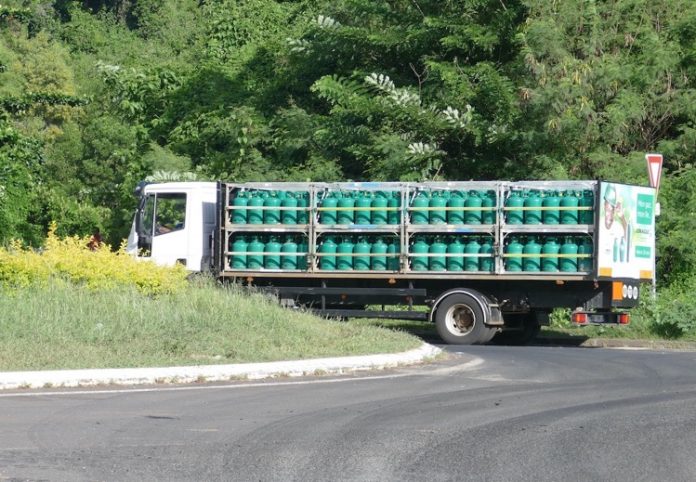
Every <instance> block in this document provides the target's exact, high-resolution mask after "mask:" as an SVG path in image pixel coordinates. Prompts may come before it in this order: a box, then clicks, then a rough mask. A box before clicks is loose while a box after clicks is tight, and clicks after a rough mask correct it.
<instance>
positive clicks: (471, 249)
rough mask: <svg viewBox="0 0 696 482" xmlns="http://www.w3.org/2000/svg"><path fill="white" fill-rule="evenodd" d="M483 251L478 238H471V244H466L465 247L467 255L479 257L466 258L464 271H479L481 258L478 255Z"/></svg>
mask: <svg viewBox="0 0 696 482" xmlns="http://www.w3.org/2000/svg"><path fill="white" fill-rule="evenodd" d="M479 251H481V243H479V240H478V238H476V237H471V238H469V242H468V243H466V246H465V247H464V254H465V255H467V254H468V255H477V256H464V271H478V270H479V258H478V254H479Z"/></svg>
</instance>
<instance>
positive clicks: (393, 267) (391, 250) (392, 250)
mask: <svg viewBox="0 0 696 482" xmlns="http://www.w3.org/2000/svg"><path fill="white" fill-rule="evenodd" d="M400 252H401V247H400V246H399V241H398V239H394V238H392V239H391V240H389V243H387V270H389V271H399V256H398V255H399V253H400Z"/></svg>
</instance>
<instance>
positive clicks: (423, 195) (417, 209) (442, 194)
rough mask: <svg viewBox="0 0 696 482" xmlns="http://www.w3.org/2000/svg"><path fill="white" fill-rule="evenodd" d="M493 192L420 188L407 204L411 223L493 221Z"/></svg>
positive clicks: (494, 215) (494, 202) (494, 206)
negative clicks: (427, 189)
mask: <svg viewBox="0 0 696 482" xmlns="http://www.w3.org/2000/svg"><path fill="white" fill-rule="evenodd" d="M496 199H497V197H496V193H495V191H493V190H489V191H473V190H472V191H451V190H439V191H438V190H433V191H426V190H421V191H418V192H417V193H416V195H415V196H413V198H412V199H411V203H410V205H409V212H410V215H411V217H410V222H411V224H495V223H496V204H497V201H496Z"/></svg>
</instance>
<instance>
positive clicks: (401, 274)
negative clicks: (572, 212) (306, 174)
mask: <svg viewBox="0 0 696 482" xmlns="http://www.w3.org/2000/svg"><path fill="white" fill-rule="evenodd" d="M598 184H599V183H598V182H597V181H522V182H512V181H481V182H475V181H462V182H423V183H401V182H351V183H347V182H338V183H320V182H317V183H293V182H290V183H286V182H263V183H258V182H257V183H244V184H236V183H229V184H223V186H224V187H225V192H224V195H223V196H222V198H223V199H224V202H225V206H226V210H225V213H224V221H225V222H224V225H223V226H222V227H221V229H222V231H223V232H222V237H221V239H222V240H223V242H224V243H225V245H224V250H223V258H224V260H223V266H224V270H223V272H222V273H220V274H221V275H223V276H232V277H244V276H252V277H256V276H260V277H266V276H273V277H298V275H299V276H310V277H313V278H321V277H327V278H328V277H331V278H333V277H337V278H340V277H345V278H364V277H380V278H381V277H384V278H394V279H417V278H423V277H427V278H432V279H461V278H471V279H501V278H504V279H510V280H515V279H554V280H584V279H595V276H594V274H595V272H596V256H595V264H594V265H593V270H592V272H577V273H575V272H560V271H559V272H507V271H505V267H504V259H505V257H506V255H505V253H504V248H505V242H506V240H507V237H508V236H510V235H513V234H520V235H525V234H541V235H546V234H559V235H562V234H571V235H587V236H590V237H591V238H592V239H593V245H594V233H595V231H596V229H597V223H598V204H599V201H598V194H599V193H598V189H597V188H598ZM526 189H533V190H592V191H593V192H594V194H595V195H594V206H593V207H592V208H591V209H593V210H594V212H595V216H594V224H593V225H583V224H572V225H571V224H558V225H545V224H539V225H526V224H506V222H505V213H506V212H507V211H509V210H510V209H508V208H506V207H505V202H506V200H507V197H508V196H509V195H510V193H511V192H513V191H522V190H526ZM240 190H246V191H249V190H268V191H272V190H282V191H296V192H303V193H308V195H309V202H308V206H307V207H306V208H305V209H307V211H308V220H309V223H308V224H302V225H297V224H295V225H292V224H274V225H264V224H253V225H250V224H232V223H230V217H231V216H230V215H231V213H232V212H233V211H234V210H235V209H241V208H240V207H235V206H232V205H231V204H232V203H231V201H232V200H233V199H234V196H235V195H236V192H238V191H240ZM444 190H452V191H469V190H476V191H481V190H485V191H494V192H495V193H496V196H495V198H496V204H495V206H494V208H493V209H494V211H495V221H496V222H495V223H494V224H486V225H483V224H475V225H467V224H461V225H451V224H439V225H433V224H411V214H412V212H413V211H414V210H413V209H411V203H412V202H413V199H415V197H416V195H417V194H418V192H419V191H444ZM332 191H374V192H377V191H386V192H400V193H401V197H400V198H401V205H400V207H399V211H400V223H399V224H398V225H386V224H364V225H362V224H361V225H359V224H340V225H339V224H336V225H322V224H320V223H319V219H320V218H319V214H320V212H321V206H320V200H321V199H322V196H321V194H322V193H325V192H332ZM246 209H250V208H249V207H246ZM253 209H261V210H264V209H266V208H265V207H253ZM270 209H274V210H280V211H283V210H290V209H292V210H296V209H297V208H284V207H272V208H270ZM332 209H333V208H332ZM336 209H340V208H336ZM352 209H353V210H355V208H352ZM375 209H380V210H384V209H386V210H388V209H389V208H361V210H370V211H372V210H375ZM452 209H457V210H461V211H467V210H472V209H476V210H480V209H481V208H466V207H464V208H449V207H442V208H440V207H438V208H420V209H419V210H427V211H430V210H440V211H442V210H444V211H445V212H447V211H449V210H452ZM484 209H485V208H484ZM516 209H521V210H524V209H526V208H516ZM530 209H535V210H542V211H543V210H544V208H543V207H542V208H536V207H535V208H530ZM552 209H557V210H559V211H562V210H564V209H566V208H563V207H558V208H556V207H554V208H552ZM569 209H578V210H582V208H569ZM237 233H260V234H266V233H269V234H272V233H297V234H300V235H303V236H306V237H307V246H308V252H307V270H268V269H260V270H257V269H248V270H232V269H231V267H230V265H229V257H230V256H231V255H233V254H239V253H234V252H232V251H230V250H229V249H228V248H229V243H230V240H231V239H232V237H233V236H234V235H235V234H237ZM327 233H351V234H355V235H359V234H363V235H366V236H372V235H377V234H380V233H382V234H392V235H396V236H398V239H399V248H400V252H399V253H397V254H396V255H397V256H398V257H399V270H398V271H389V270H387V271H372V270H365V271H363V270H337V271H327V270H321V269H319V268H318V264H319V258H320V257H321V255H320V253H318V248H319V238H320V236H321V235H325V234H327ZM418 234H431V235H432V234H443V235H452V234H463V235H489V236H490V237H491V238H492V240H493V254H492V255H493V257H494V271H492V272H481V271H456V272H453V271H414V270H412V269H411V267H410V263H409V261H410V258H411V257H412V253H410V251H409V246H410V245H411V237H413V236H415V235H418ZM595 249H596V246H595ZM246 254H248V253H246ZM299 254H301V253H299ZM299 254H298V255H299ZM280 255H281V256H282V253H281V254H280ZM343 255H344V256H345V255H347V254H343ZM370 255H371V254H368V256H370ZM360 256H365V254H360ZM379 256H384V255H381V254H380V255H379ZM418 256H427V257H429V256H440V257H448V256H460V255H459V254H457V255H449V254H446V253H445V254H434V255H430V254H418ZM464 256H465V257H474V256H476V257H483V256H486V255H485V254H478V255H474V254H464ZM562 256H563V255H560V254H559V257H562ZM580 256H582V255H580Z"/></svg>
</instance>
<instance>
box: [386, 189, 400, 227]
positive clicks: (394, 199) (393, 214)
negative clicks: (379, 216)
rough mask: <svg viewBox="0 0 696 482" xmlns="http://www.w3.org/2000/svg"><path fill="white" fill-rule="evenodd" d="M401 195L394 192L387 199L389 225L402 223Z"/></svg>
mask: <svg viewBox="0 0 696 482" xmlns="http://www.w3.org/2000/svg"><path fill="white" fill-rule="evenodd" d="M400 207H401V193H400V192H399V191H394V192H393V193H391V195H390V196H388V197H387V208H388V211H387V224H399V223H400V222H401V210H400V209H399V208H400Z"/></svg>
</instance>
